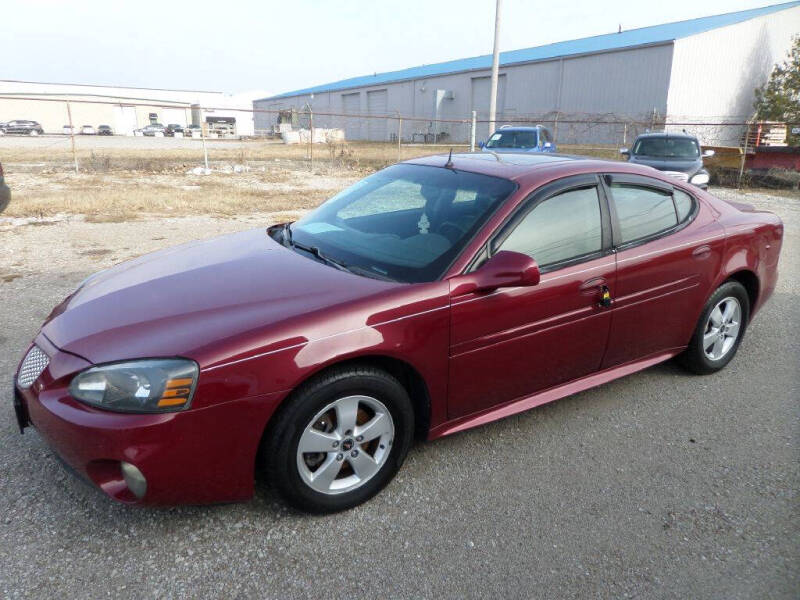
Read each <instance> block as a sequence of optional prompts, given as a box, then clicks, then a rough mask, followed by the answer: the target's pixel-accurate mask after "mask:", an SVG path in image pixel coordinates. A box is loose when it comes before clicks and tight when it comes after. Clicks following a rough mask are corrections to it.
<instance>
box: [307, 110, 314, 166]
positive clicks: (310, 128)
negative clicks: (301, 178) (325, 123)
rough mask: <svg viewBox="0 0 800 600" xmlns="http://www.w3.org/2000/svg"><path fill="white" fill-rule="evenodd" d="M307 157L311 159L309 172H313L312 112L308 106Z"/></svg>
mask: <svg viewBox="0 0 800 600" xmlns="http://www.w3.org/2000/svg"><path fill="white" fill-rule="evenodd" d="M308 129H309V131H308V156H309V158H310V159H311V171H313V170H314V111H313V110H311V105H310V104H309V105H308Z"/></svg>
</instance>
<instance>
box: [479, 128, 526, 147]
mask: <svg viewBox="0 0 800 600" xmlns="http://www.w3.org/2000/svg"><path fill="white" fill-rule="evenodd" d="M536 143H537V142H536V132H535V131H514V130H511V131H495V132H494V133H493V134H492V137H490V138H489V141H488V142H486V147H487V148H535V147H536Z"/></svg>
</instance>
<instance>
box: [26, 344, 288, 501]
mask: <svg viewBox="0 0 800 600" xmlns="http://www.w3.org/2000/svg"><path fill="white" fill-rule="evenodd" d="M40 337H41V336H40ZM37 345H38V346H39V347H40V348H42V349H43V350H44V351H45V352H46V353H47V354H48V355H50V364H49V365H48V367H47V368H46V369H45V370H44V372H43V373H42V374H41V375H40V376H39V378H38V379H37V380H36V381H35V382H34V383H33V385H32V386H31V387H30V388H26V389H20V388H19V386H16V385H15V390H14V392H15V393H14V408H15V412H16V415H17V421H18V424H19V425H20V428H21V429H22V428H24V427H25V426H27V425H32V426H33V427H34V428H35V429H36V431H37V432H38V433H39V434H40V435H41V436H42V438H44V440H45V441H46V442H47V443H48V445H49V446H50V447H51V448H52V449H53V450H54V451H55V452H56V454H57V455H58V456H59V458H61V459H62V461H63V462H64V463H66V464H67V465H68V466H69V467H70V468H71V470H74V471H75V472H76V473H77V474H79V475H80V476H82V477H83V478H85V479H87V480H88V481H90V482H91V483H93V484H94V485H95V486H97V487H98V488H99V489H100V490H102V491H103V492H104V493H106V494H107V495H108V496H110V497H111V498H113V499H115V500H118V501H120V502H125V503H130V504H155V505H163V504H168V505H171V504H207V503H217V502H237V501H242V500H246V499H248V498H250V497H251V496H252V494H253V490H254V477H255V459H256V455H257V451H258V447H259V444H260V441H261V436H262V435H263V432H264V428H265V427H266V423H267V421H268V419H269V416H271V414H272V412H273V411H274V409H275V407H276V406H277V404H278V403H279V401H280V399H281V398H282V397H283V394H281V393H275V394H268V395H263V396H252V397H249V398H243V399H240V400H233V401H229V402H223V403H221V404H215V405H211V406H208V407H205V408H200V409H189V410H187V411H181V412H174V413H161V414H130V413H117V412H110V411H106V410H101V409H97V408H94V407H91V406H88V405H85V404H83V403H81V402H78V401H77V400H75V399H74V398H72V397H71V396H70V395H69V393H68V385H69V380H70V379H71V377H72V375H74V373H76V372H77V371H80V370H82V369H84V368H86V366H88V365H89V363H86V362H85V361H83V360H81V359H78V358H77V357H74V356H72V355H69V354H67V353H62V352H60V351H57V350H56V351H55V352H53V348H52V345H50V346H49V347H48V345H47V343H46V341H44V342H40V341H39V340H38V339H37ZM64 373H68V375H67V376H64ZM124 463H127V464H128V465H133V466H134V467H135V468H136V470H138V472H139V473H140V474H141V475H142V476H143V477H144V478H145V479H146V492H145V493H144V494H143V495H141V497H139V496H138V495H137V494H136V493H134V492H135V491H136V490H135V489H132V487H131V486H130V485H129V481H127V480H126V478H125V475H124V472H123V471H124ZM126 468H129V467H126Z"/></svg>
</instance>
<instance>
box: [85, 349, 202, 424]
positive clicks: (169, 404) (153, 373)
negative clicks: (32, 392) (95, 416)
mask: <svg viewBox="0 0 800 600" xmlns="http://www.w3.org/2000/svg"><path fill="white" fill-rule="evenodd" d="M198 373H199V369H198V367H197V363H196V362H194V361H193V360H187V359H183V358H168V359H148V360H134V361H129V362H120V363H112V364H108V365H101V366H99V367H92V368H91V369H87V370H86V371H83V372H82V373H78V374H77V375H76V376H75V377H74V378H73V379H72V382H71V383H70V384H69V393H70V395H71V396H72V397H73V398H75V399H77V400H80V401H82V402H86V403H87V404H92V405H94V406H98V407H100V408H105V409H108V410H115V411H121V412H136V413H159V412H171V411H177V410H184V409H186V408H188V407H189V405H190V404H191V401H192V396H193V395H194V389H195V387H196V385H197V376H198Z"/></svg>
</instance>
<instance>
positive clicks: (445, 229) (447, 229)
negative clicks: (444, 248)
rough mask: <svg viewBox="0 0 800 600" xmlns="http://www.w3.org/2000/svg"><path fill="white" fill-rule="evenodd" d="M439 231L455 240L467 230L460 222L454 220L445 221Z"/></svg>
mask: <svg viewBox="0 0 800 600" xmlns="http://www.w3.org/2000/svg"><path fill="white" fill-rule="evenodd" d="M439 233H440V234H442V235H443V236H444V237H446V238H447V239H448V240H450V241H451V242H455V241H457V240H458V238H460V237H461V236H464V235H466V234H467V230H466V229H465V228H464V227H462V226H461V225H459V224H458V223H453V222H452V221H445V222H444V223H442V224H441V225H439Z"/></svg>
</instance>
